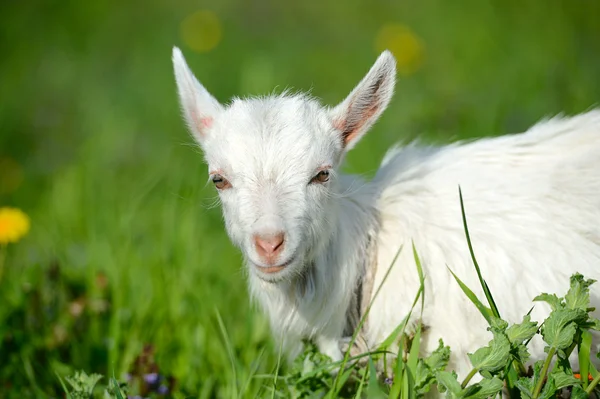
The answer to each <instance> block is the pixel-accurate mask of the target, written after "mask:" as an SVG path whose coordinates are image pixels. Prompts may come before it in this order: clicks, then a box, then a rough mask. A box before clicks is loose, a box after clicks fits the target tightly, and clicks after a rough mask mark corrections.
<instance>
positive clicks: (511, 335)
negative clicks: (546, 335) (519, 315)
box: [506, 315, 538, 344]
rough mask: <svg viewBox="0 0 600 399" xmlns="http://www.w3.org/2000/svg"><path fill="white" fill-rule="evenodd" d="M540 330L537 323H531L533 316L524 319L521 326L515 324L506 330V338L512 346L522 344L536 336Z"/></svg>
mask: <svg viewBox="0 0 600 399" xmlns="http://www.w3.org/2000/svg"><path fill="white" fill-rule="evenodd" d="M537 330H538V325H537V323H536V322H535V321H531V316H529V315H527V316H524V317H523V322H521V324H513V325H512V326H510V327H509V328H507V329H506V336H507V337H508V340H509V341H510V342H511V344H522V343H523V342H524V341H527V340H528V339H530V338H531V337H533V336H534V335H535V333H536V332H537Z"/></svg>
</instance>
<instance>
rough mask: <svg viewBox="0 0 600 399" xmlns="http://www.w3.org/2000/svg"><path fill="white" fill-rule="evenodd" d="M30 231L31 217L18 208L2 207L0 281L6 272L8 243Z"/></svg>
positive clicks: (0, 222)
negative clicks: (5, 260) (5, 263)
mask: <svg viewBox="0 0 600 399" xmlns="http://www.w3.org/2000/svg"><path fill="white" fill-rule="evenodd" d="M28 231H29V217H27V215H26V214H25V213H24V212H23V211H21V210H20V209H16V208H8V207H4V208H0V281H1V280H2V275H3V274H4V259H6V245H7V244H9V243H12V242H17V241H19V240H20V239H21V238H22V237H23V236H24V235H25V234H27V232H28Z"/></svg>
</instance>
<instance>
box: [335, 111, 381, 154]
mask: <svg viewBox="0 0 600 399" xmlns="http://www.w3.org/2000/svg"><path fill="white" fill-rule="evenodd" d="M351 107H352V103H351V105H350V107H349V109H350V111H349V112H348V114H350V112H352V111H351V110H352V108H351ZM378 108H379V107H378V103H376V102H375V103H373V104H372V105H371V106H369V107H367V108H366V109H364V110H361V112H360V113H359V114H358V115H356V116H355V117H354V118H351V117H350V116H346V118H339V119H336V120H334V121H333V127H334V128H335V129H337V130H339V131H340V133H341V136H342V143H343V145H344V147H345V146H346V145H348V143H350V142H351V141H352V140H354V139H355V138H356V136H357V135H358V134H359V133H361V130H362V128H363V126H364V125H365V123H367V122H368V121H369V120H370V119H371V118H372V117H373V115H375V114H376V113H377V110H378Z"/></svg>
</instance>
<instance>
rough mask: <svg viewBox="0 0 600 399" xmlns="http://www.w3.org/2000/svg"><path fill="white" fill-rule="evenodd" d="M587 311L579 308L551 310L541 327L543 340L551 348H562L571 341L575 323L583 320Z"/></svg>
mask: <svg viewBox="0 0 600 399" xmlns="http://www.w3.org/2000/svg"><path fill="white" fill-rule="evenodd" d="M587 317H588V316H587V313H586V312H585V311H584V310H581V309H559V310H555V311H552V312H551V313H550V316H549V317H548V318H547V319H546V320H545V322H544V326H543V327H542V336H543V337H544V341H545V342H546V343H547V344H548V345H549V346H550V347H553V348H556V349H560V350H564V349H566V348H568V347H569V346H570V345H571V344H572V343H573V338H574V337H575V333H576V331H577V323H582V322H585V321H586V319H587Z"/></svg>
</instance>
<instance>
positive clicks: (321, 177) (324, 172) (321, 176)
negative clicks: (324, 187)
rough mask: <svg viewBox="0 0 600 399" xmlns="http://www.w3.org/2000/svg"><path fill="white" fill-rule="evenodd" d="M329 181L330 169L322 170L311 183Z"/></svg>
mask: <svg viewBox="0 0 600 399" xmlns="http://www.w3.org/2000/svg"><path fill="white" fill-rule="evenodd" d="M328 181H329V171H328V170H322V171H320V172H319V173H317V175H316V176H315V177H313V178H312V180H311V181H310V182H311V183H326V182H328Z"/></svg>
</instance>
